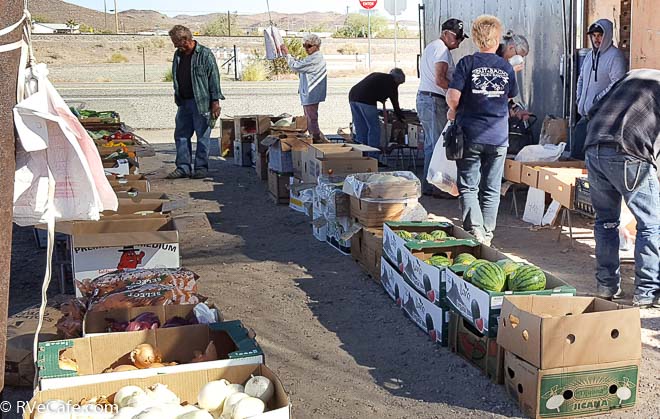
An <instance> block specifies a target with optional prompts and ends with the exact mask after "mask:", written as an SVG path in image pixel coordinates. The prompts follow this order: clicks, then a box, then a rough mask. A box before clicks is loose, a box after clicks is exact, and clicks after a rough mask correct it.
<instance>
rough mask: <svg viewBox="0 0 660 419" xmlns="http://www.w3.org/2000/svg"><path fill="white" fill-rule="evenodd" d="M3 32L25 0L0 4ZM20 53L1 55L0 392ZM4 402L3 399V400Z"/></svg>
mask: <svg viewBox="0 0 660 419" xmlns="http://www.w3.org/2000/svg"><path fill="white" fill-rule="evenodd" d="M0 10H2V11H3V12H2V13H0V28H6V27H7V26H10V25H12V24H13V23H14V22H17V21H18V20H19V19H20V18H21V16H22V15H23V0H0ZM22 29H23V28H22V27H20V28H17V29H15V30H14V31H13V32H11V33H9V34H7V35H5V36H2V37H0V45H5V44H10V43H12V42H16V41H18V40H20V39H21V36H22V35H21V34H22V33H23V32H22ZM19 57H20V50H13V51H8V52H2V53H0V92H3V94H2V95H0V161H2V163H3V164H2V165H1V166H0V179H2V182H0V253H1V254H2V255H4V257H2V258H0V289H1V290H2V292H0V390H2V389H3V388H4V385H5V375H4V371H5V351H6V349H7V310H8V303H9V276H10V271H11V233H12V217H13V215H12V211H13V204H12V203H13V196H14V171H15V167H16V160H15V157H14V152H15V150H14V145H15V138H14V118H13V114H12V109H13V108H14V105H15V104H16V81H17V79H18V65H19ZM3 399H4V398H3Z"/></svg>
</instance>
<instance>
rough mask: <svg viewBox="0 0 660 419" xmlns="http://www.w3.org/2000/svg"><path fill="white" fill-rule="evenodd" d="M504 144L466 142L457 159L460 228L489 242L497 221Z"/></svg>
mask: <svg viewBox="0 0 660 419" xmlns="http://www.w3.org/2000/svg"><path fill="white" fill-rule="evenodd" d="M506 149H507V147H506V146H494V145H486V144H471V143H467V144H466V146H465V148H464V149H463V158H462V159H461V160H457V161H456V168H457V171H458V179H457V182H456V183H457V184H458V185H457V186H458V192H459V193H460V196H459V202H460V204H461V213H462V217H463V228H464V229H466V230H467V231H469V232H470V233H472V234H473V235H474V236H475V237H476V238H477V240H479V241H480V242H482V243H486V244H490V241H491V240H492V239H493V232H494V231H495V225H496V223H497V210H498V209H499V206H500V188H501V186H502V174H503V172H504V160H505V159H506Z"/></svg>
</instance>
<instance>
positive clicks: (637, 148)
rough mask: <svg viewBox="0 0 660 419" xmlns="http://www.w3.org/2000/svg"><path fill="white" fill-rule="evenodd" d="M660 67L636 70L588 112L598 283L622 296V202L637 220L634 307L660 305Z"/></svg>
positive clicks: (610, 294)
mask: <svg viewBox="0 0 660 419" xmlns="http://www.w3.org/2000/svg"><path fill="white" fill-rule="evenodd" d="M659 150H660V70H646V69H644V70H633V71H631V72H629V73H628V74H627V75H625V76H624V78H623V79H621V80H620V81H619V82H618V83H616V84H615V85H614V86H613V87H612V89H611V90H610V91H609V92H608V93H607V94H606V95H605V96H604V97H603V98H602V99H601V100H600V101H599V102H598V103H597V104H596V105H595V106H594V107H592V108H591V109H590V110H589V125H588V130H587V137H586V140H585V157H586V165H587V171H588V173H589V175H588V176H589V185H590V188H589V191H590V195H591V202H592V205H593V207H594V210H595V211H596V224H595V226H594V235H595V237H596V265H597V267H596V287H597V295H598V296H599V297H601V298H606V299H613V298H619V297H622V296H623V292H622V291H621V273H620V270H619V268H620V261H619V232H618V229H619V217H620V215H621V200H622V199H623V200H624V201H625V202H626V205H627V206H628V208H629V209H630V212H632V214H633V216H634V217H635V220H636V221H637V236H636V240H635V292H634V295H633V299H632V302H633V305H635V306H639V307H641V308H648V307H651V306H655V307H660V304H658V298H660V185H659V183H658V172H657V166H656V162H657V161H658V154H659Z"/></svg>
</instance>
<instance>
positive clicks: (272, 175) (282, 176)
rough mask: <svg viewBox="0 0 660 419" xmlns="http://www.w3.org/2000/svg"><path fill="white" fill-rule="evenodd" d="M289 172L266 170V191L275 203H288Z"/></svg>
mask: <svg viewBox="0 0 660 419" xmlns="http://www.w3.org/2000/svg"><path fill="white" fill-rule="evenodd" d="M290 179H291V173H277V172H275V171H273V170H268V192H269V193H270V197H271V198H272V199H273V201H274V202H275V203H276V204H283V205H288V204H289V187H288V186H289V182H290Z"/></svg>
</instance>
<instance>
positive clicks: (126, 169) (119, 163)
mask: <svg viewBox="0 0 660 419" xmlns="http://www.w3.org/2000/svg"><path fill="white" fill-rule="evenodd" d="M102 164H103V171H104V172H105V174H106V176H107V175H120V176H126V175H132V174H136V173H137V169H136V167H135V166H133V165H132V164H130V163H129V162H128V160H126V159H118V160H116V161H104V162H103V163H102Z"/></svg>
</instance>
